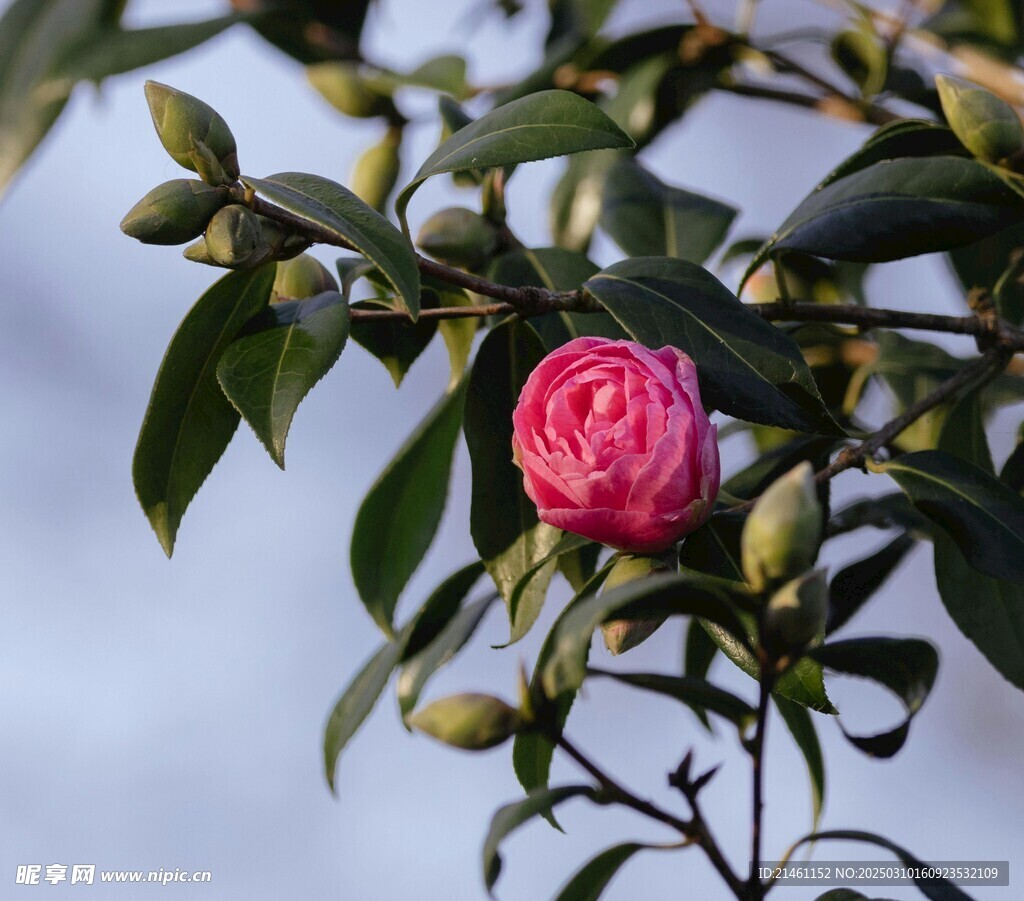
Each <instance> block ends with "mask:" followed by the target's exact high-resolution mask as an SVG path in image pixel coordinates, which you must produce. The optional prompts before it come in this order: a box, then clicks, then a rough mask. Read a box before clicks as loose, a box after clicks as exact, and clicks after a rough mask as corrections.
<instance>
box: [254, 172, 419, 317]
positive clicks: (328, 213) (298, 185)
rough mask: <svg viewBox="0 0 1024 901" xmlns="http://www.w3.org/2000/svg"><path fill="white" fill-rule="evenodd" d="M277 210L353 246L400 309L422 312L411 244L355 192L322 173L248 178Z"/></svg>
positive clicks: (417, 313)
mask: <svg viewBox="0 0 1024 901" xmlns="http://www.w3.org/2000/svg"><path fill="white" fill-rule="evenodd" d="M243 181H244V182H245V184H246V185H248V186H250V187H251V188H253V189H254V190H255V191H256V193H257V194H259V195H260V196H261V197H263V198H264V200H267V201H269V202H270V203H272V204H274V205H275V206H278V207H280V208H281V209H283V210H286V211H287V212H289V213H293V214H294V215H296V216H301V217H302V218H303V219H306V220H308V221H310V222H313V223H314V224H316V225H319V226H320V227H321V228H324V229H327V230H328V231H329V232H331V233H332V234H333V235H335V236H336V237H338V238H341V239H342V240H343V241H345V242H347V243H348V244H350V245H351V246H352V247H354V248H355V249H356V250H358V251H359V253H361V254H362V255H363V256H365V257H366V258H367V259H368V260H370V261H371V262H372V263H373V264H374V265H375V266H376V267H377V268H378V269H379V270H380V271H381V273H382V274H383V275H384V277H385V278H386V279H387V280H388V283H389V284H390V285H391V287H392V288H394V290H395V292H396V293H397V294H398V296H399V298H400V299H401V308H402V309H404V310H405V311H406V312H407V313H409V315H410V316H411V317H412V318H413V319H416V318H417V317H418V316H419V313H420V272H419V269H418V268H417V265H416V254H415V252H414V251H413V247H412V243H411V242H410V241H409V239H408V238H407V237H406V236H405V235H403V234H402V233H401V232H400V231H398V229H396V228H395V227H394V226H393V225H392V224H391V223H390V222H388V220H387V219H385V218H384V217H383V216H382V215H381V214H380V213H378V212H377V211H376V210H374V209H371V208H370V207H368V206H367V205H366V204H365V203H363V201H361V200H360V199H359V198H358V197H356V195H355V194H353V193H352V192H351V191H349V190H348V188H343V187H342V186H341V185H339V184H336V183H335V182H333V181H329V180H328V179H326V178H321V177H320V176H319V175H306V174H305V173H303V172H282V173H280V174H278V175H271V176H270V177H269V178H249V177H248V176H246V177H245V178H243Z"/></svg>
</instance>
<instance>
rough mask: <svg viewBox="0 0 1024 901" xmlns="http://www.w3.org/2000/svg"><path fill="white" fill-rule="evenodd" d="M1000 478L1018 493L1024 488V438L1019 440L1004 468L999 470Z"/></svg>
mask: <svg viewBox="0 0 1024 901" xmlns="http://www.w3.org/2000/svg"><path fill="white" fill-rule="evenodd" d="M999 480H1000V481H1001V482H1005V483H1006V484H1007V485H1009V486H1010V490H1011V491H1016V492H1017V493H1018V494H1020V493H1021V491H1022V490H1024V440H1018V441H1017V444H1016V446H1015V447H1014V449H1013V450H1012V451H1011V452H1010V456H1009V457H1007V458H1006V462H1005V463H1004V464H1003V468H1002V469H1001V470H1000V471H999Z"/></svg>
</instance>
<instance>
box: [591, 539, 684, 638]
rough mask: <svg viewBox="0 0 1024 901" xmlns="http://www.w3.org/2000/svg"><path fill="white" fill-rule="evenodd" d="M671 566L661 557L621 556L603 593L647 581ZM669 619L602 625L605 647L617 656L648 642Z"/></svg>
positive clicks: (642, 619)
mask: <svg viewBox="0 0 1024 901" xmlns="http://www.w3.org/2000/svg"><path fill="white" fill-rule="evenodd" d="M669 571H670V568H669V565H668V564H667V563H666V562H665V561H664V560H662V559H659V558H658V557H637V556H634V555H632V554H627V555H624V556H622V557H619V559H618V560H616V561H615V564H614V565H613V566H612V568H611V571H610V572H609V573H608V578H606V579H605V580H604V586H603V588H602V592H605V591H611V590H612V589H613V588H618V587H619V586H620V585H625V584H626V583H627V582H635V581H636V580H637V579H647V578H649V577H651V576H654V575H658V574H659V573H665V572H669ZM665 619H666V617H664V616H654V617H643V618H639V619H612V620H609V621H608V622H606V623H602V624H601V634H602V635H603V636H604V644H605V647H606V648H608V650H609V651H611V652H612V654H615V655H616V656H617V655H619V654H624V653H625V652H626V651H629V650H631V649H632V648H635V647H636V646H637V645H638V644H642V643H643V642H645V641H647V639H648V638H650V637H651V636H652V635H653V634H654V633H655V632H657V631H658V629H659V628H660V627H661V625H662V623H664V622H665Z"/></svg>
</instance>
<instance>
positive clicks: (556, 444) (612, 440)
mask: <svg viewBox="0 0 1024 901" xmlns="http://www.w3.org/2000/svg"><path fill="white" fill-rule="evenodd" d="M512 422H513V426H514V433H513V436H512V450H513V454H514V459H515V462H516V465H517V466H519V467H520V468H521V469H522V470H523V487H524V488H525V489H526V493H527V494H528V495H529V496H530V499H531V500H532V501H533V502H534V503H535V504H536V505H537V510H538V515H539V516H540V519H541V521H542V522H546V523H550V524H551V525H553V526H557V527H558V528H560V529H565V530H567V531H569V532H575V533H577V534H578V535H583V536H584V537H586V538H590V539H592V540H594V541H599V542H601V543H602V544H608V545H611V546H612V547H616V548H619V549H621V550H627V551H634V552H639V553H650V552H654V551H661V550H664V549H666V548H668V547H669V546H671V545H672V544H674V543H675V542H676V541H678V540H679V539H680V538H682V537H683V536H684V535H686V534H688V533H689V532H692V531H693V530H694V529H696V528H697V527H698V526H699V525H700V524H701V523H703V522H704V520H705V519H707V517H708V516H709V515H710V513H711V508H712V506H713V504H714V500H715V496H716V495H717V494H718V483H719V463H718V441H717V431H718V430H717V426H713V425H711V423H710V422H709V421H708V417H707V414H705V412H704V408H703V407H702V406H701V402H700V390H699V388H698V387H697V368H696V366H694V363H693V360H691V359H690V358H689V357H688V356H687V355H686V354H684V353H683V352H682V351H681V350H678V349H677V348H675V347H663V348H661V350H648V349H647V348H646V347H643V346H642V345H640V344H636V343H634V342H633V341H611V340H609V339H607V338H577V339H576V340H574V341H570V342H569V343H568V344H566V345H564V346H563V347H560V348H559V349H558V350H555V351H553V352H552V353H550V354H548V355H547V356H546V357H545V358H544V359H543V360H542V361H541V362H540V364H539V365H538V366H537V368H536V369H534V371H533V372H532V373H531V374H530V377H529V378H528V379H527V380H526V385H524V386H523V391H522V394H520V396H519V403H518V405H517V406H516V409H515V412H514V413H513V414H512Z"/></svg>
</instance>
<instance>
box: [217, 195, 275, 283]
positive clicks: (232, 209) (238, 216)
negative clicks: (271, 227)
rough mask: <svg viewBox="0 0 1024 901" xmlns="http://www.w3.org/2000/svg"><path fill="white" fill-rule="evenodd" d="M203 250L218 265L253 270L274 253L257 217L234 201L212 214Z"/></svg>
mask: <svg viewBox="0 0 1024 901" xmlns="http://www.w3.org/2000/svg"><path fill="white" fill-rule="evenodd" d="M206 249H207V251H208V252H209V255H210V258H211V259H212V260H213V261H214V262H215V263H216V264H217V265H218V266H225V267H227V268H229V269H252V268H254V267H256V266H258V265H260V263H263V262H266V261H267V260H269V259H270V257H271V256H273V253H274V248H273V247H272V246H271V245H270V242H269V241H268V240H267V238H266V237H265V236H264V234H263V228H262V227H261V224H260V219H259V217H258V216H257V215H256V214H255V213H254V212H253V211H252V210H250V209H249V208H248V207H244V206H242V205H240V204H237V203H233V204H231V205H230V206H226V207H224V208H223V209H221V210H218V211H217V213H216V214H214V217H213V218H212V219H211V220H210V224H209V225H208V226H207V227H206Z"/></svg>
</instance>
